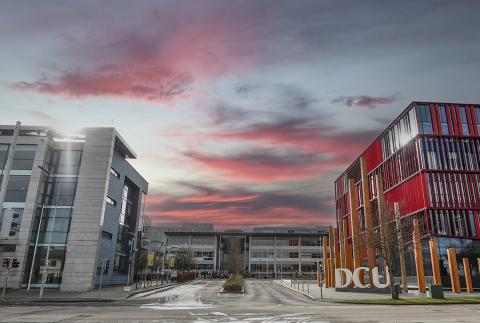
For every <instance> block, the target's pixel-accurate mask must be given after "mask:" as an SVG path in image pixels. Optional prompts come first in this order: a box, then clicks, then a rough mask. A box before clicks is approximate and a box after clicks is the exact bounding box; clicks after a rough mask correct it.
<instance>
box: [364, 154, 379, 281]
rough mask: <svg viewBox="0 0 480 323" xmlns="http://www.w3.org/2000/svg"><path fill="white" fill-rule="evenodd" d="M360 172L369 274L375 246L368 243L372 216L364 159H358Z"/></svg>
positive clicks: (371, 227)
mask: <svg viewBox="0 0 480 323" xmlns="http://www.w3.org/2000/svg"><path fill="white" fill-rule="evenodd" d="M360 170H361V176H362V195H363V209H364V213H365V230H366V232H365V235H366V236H365V238H366V239H365V240H366V245H367V263H368V268H370V272H372V269H373V268H374V267H375V263H376V260H375V256H376V255H375V246H374V245H373V243H370V241H373V215H372V205H371V203H370V185H369V184H370V183H369V182H368V173H367V166H366V164H365V157H360ZM368 276H369V277H370V279H369V282H370V287H371V288H373V287H374V286H373V279H372V278H373V277H372V275H368Z"/></svg>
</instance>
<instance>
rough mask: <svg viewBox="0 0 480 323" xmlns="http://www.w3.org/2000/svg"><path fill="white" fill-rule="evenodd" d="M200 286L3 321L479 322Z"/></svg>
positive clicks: (452, 314) (472, 315) (465, 313)
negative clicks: (243, 293)
mask: <svg viewBox="0 0 480 323" xmlns="http://www.w3.org/2000/svg"><path fill="white" fill-rule="evenodd" d="M221 285H222V282H221V281H197V282H194V283H190V284H186V285H182V286H179V287H176V288H173V289H170V290H168V291H164V292H160V293H154V294H150V295H149V294H148V293H145V294H143V295H142V294H140V295H138V296H137V297H135V298H133V299H129V300H128V301H122V302H116V303H113V304H101V305H100V304H99V305H98V306H92V305H88V306H84V305H81V304H79V305H70V306H68V305H61V306H60V305H59V306H32V307H28V306H17V307H15V306H8V307H7V306H5V307H1V308H0V322H151V321H154V322H458V323H459V322H478V321H479V317H480V306H478V305H444V306H419V305H413V306H412V305H411V306H405V305H402V306H389V305H348V304H334V303H321V302H316V301H313V300H310V299H308V298H306V297H304V296H302V295H299V294H297V293H295V292H292V291H290V290H288V289H286V288H284V287H281V286H279V285H277V284H275V283H273V282H271V281H261V280H249V281H247V284H246V293H245V295H237V294H219V290H220V289H221Z"/></svg>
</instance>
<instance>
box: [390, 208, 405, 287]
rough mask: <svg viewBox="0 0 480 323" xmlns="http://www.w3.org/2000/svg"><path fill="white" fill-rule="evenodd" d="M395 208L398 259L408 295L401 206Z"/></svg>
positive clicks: (403, 283) (403, 284)
mask: <svg viewBox="0 0 480 323" xmlns="http://www.w3.org/2000/svg"><path fill="white" fill-rule="evenodd" d="M393 206H394V208H395V225H396V227H397V241H398V258H399V260H400V273H401V275H402V291H403V293H404V294H406V293H408V279H407V268H406V265H405V242H404V241H403V229H402V219H401V216H400V205H399V204H398V202H395V203H394V204H393Z"/></svg>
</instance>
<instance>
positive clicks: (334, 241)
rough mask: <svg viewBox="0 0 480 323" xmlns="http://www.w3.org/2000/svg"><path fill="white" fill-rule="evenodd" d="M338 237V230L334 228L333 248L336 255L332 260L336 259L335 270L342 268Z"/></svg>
mask: <svg viewBox="0 0 480 323" xmlns="http://www.w3.org/2000/svg"><path fill="white" fill-rule="evenodd" d="M337 237H338V228H334V229H333V246H334V251H335V254H334V256H332V258H333V259H334V266H335V268H341V267H342V265H341V263H340V246H339V243H338V239H337Z"/></svg>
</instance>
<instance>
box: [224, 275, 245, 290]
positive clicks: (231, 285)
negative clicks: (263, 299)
mask: <svg viewBox="0 0 480 323" xmlns="http://www.w3.org/2000/svg"><path fill="white" fill-rule="evenodd" d="M220 293H232V294H243V293H245V281H244V279H243V276H242V275H235V276H230V277H229V278H228V279H227V280H226V281H225V283H224V284H223V288H222V289H221V290H220Z"/></svg>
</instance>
